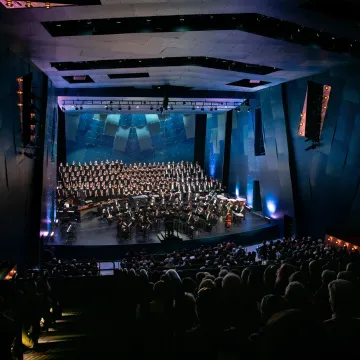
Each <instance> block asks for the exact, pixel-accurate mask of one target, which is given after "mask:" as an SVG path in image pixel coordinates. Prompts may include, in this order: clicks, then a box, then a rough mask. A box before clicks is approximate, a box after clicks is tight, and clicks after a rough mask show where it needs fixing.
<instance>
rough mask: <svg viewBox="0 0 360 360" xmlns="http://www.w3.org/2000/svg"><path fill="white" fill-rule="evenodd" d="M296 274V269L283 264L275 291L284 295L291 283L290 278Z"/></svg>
mask: <svg viewBox="0 0 360 360" xmlns="http://www.w3.org/2000/svg"><path fill="white" fill-rule="evenodd" d="M294 272H295V269H294V267H293V266H292V265H290V264H286V263H284V264H281V266H280V268H279V269H278V271H277V274H276V280H275V289H276V291H277V293H278V294H280V295H283V294H284V292H285V289H286V287H287V285H288V283H289V278H290V276H291V275H292V274H293V273H294Z"/></svg>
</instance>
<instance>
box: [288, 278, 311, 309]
mask: <svg viewBox="0 0 360 360" xmlns="http://www.w3.org/2000/svg"><path fill="white" fill-rule="evenodd" d="M284 297H285V299H286V300H287V302H288V304H289V308H290V309H306V308H307V306H308V305H309V293H308V291H307V289H306V288H305V286H304V285H303V284H302V283H301V282H298V281H293V282H291V283H289V285H288V286H287V287H286V289H285V296H284Z"/></svg>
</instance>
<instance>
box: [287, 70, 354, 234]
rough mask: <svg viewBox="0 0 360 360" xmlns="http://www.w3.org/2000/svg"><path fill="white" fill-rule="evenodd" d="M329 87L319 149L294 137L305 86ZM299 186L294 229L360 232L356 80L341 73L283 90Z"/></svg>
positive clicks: (351, 73)
mask: <svg viewBox="0 0 360 360" xmlns="http://www.w3.org/2000/svg"><path fill="white" fill-rule="evenodd" d="M308 80H312V81H314V82H318V83H320V84H323V85H330V86H331V92H330V97H329V103H328V108H327V111H326V116H325V121H324V126H323V130H322V135H321V146H320V147H319V148H318V149H316V150H309V151H305V148H307V147H308V146H309V143H304V138H303V137H300V136H298V134H297V128H298V126H299V120H300V114H301V111H302V106H303V104H304V99H305V93H306V88H307V81H308ZM285 90H286V97H287V99H288V101H287V109H288V113H289V125H290V131H291V141H292V145H293V148H294V160H295V161H294V162H295V169H294V170H295V173H296V183H297V192H296V194H297V198H296V203H298V208H299V209H298V210H299V211H298V212H299V214H300V216H299V217H298V218H299V219H298V225H299V227H300V228H301V229H302V230H303V233H315V234H319V235H321V234H323V233H324V232H325V231H326V229H328V228H336V229H341V228H344V229H345V228H346V229H353V230H360V220H359V219H360V188H359V179H360V177H359V176H360V76H359V71H358V69H356V68H354V69H352V68H350V67H347V68H339V69H334V70H332V71H330V72H327V73H324V74H320V75H317V76H313V77H311V78H306V79H301V80H298V81H292V82H289V83H287V84H286V85H285Z"/></svg>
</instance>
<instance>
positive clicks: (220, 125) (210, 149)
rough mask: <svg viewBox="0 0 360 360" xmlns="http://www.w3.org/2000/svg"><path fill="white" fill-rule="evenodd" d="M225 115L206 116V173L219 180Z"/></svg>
mask: <svg viewBox="0 0 360 360" xmlns="http://www.w3.org/2000/svg"><path fill="white" fill-rule="evenodd" d="M225 127H226V113H220V114H218V113H216V114H215V113H214V114H208V115H207V122H206V143H205V162H204V168H205V171H206V173H208V174H209V175H211V176H212V177H214V178H216V179H219V180H221V179H222V171H223V163H224V144H225V143H224V141H225Z"/></svg>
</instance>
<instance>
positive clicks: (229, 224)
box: [225, 212, 232, 228]
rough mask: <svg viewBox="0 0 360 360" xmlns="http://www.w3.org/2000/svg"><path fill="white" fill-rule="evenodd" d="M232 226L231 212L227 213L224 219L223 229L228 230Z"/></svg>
mask: <svg viewBox="0 0 360 360" xmlns="http://www.w3.org/2000/svg"><path fill="white" fill-rule="evenodd" d="M231 225H232V214H231V212H228V213H227V215H226V218H225V227H226V228H230V227H231Z"/></svg>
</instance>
